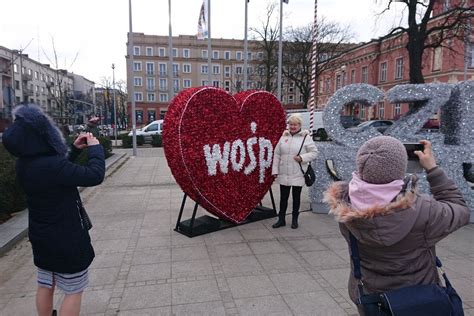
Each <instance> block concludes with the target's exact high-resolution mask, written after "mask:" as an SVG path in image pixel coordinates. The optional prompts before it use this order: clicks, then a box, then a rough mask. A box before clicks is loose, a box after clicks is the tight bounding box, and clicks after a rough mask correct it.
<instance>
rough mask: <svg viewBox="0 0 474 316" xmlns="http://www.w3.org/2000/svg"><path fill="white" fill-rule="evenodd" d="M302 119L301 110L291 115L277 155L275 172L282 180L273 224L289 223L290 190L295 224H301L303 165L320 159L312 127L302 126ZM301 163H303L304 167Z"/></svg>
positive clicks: (280, 225) (278, 146)
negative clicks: (309, 129) (299, 222)
mask: <svg viewBox="0 0 474 316" xmlns="http://www.w3.org/2000/svg"><path fill="white" fill-rule="evenodd" d="M301 123H302V119H301V116H300V115H299V114H292V115H291V116H290V117H289V118H288V129H287V130H285V131H284V132H283V135H282V136H281V137H280V140H279V141H278V144H277V146H276V148H275V153H274V155H273V166H272V175H274V176H277V182H278V183H279V184H280V210H279V212H278V221H277V222H276V223H275V224H273V226H272V227H273V228H278V227H282V226H285V225H286V220H285V216H286V209H287V207H288V199H289V197H290V190H291V191H292V197H293V212H292V217H291V228H293V229H296V228H298V216H299V210H300V200H301V190H302V188H303V185H305V180H304V175H303V172H301V168H303V170H304V171H306V168H307V166H308V164H309V163H310V162H311V161H312V160H314V159H316V154H317V149H316V145H315V144H314V141H313V139H312V138H311V135H310V134H309V131H306V130H301ZM300 165H301V167H300Z"/></svg>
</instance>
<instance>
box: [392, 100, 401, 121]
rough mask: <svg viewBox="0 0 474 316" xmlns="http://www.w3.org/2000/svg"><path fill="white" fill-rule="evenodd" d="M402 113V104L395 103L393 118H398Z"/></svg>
mask: <svg viewBox="0 0 474 316" xmlns="http://www.w3.org/2000/svg"><path fill="white" fill-rule="evenodd" d="M401 113H402V105H401V104H400V103H395V106H394V107H393V117H394V118H398V117H399V116H400V114H401Z"/></svg>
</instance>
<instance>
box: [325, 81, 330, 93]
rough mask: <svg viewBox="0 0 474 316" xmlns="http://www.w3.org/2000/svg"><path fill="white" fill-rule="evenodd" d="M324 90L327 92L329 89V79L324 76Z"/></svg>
mask: <svg viewBox="0 0 474 316" xmlns="http://www.w3.org/2000/svg"><path fill="white" fill-rule="evenodd" d="M324 90H325V91H326V93H329V92H330V91H331V79H330V78H326V82H325V83H324Z"/></svg>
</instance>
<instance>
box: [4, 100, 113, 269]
mask: <svg viewBox="0 0 474 316" xmlns="http://www.w3.org/2000/svg"><path fill="white" fill-rule="evenodd" d="M14 114H15V122H14V123H13V124H12V126H10V127H9V128H8V129H7V130H6V131H5V133H4V135H3V143H4V145H5V148H6V149H7V150H8V151H9V152H10V153H12V154H13V155H14V156H16V157H18V158H19V159H18V160H17V163H16V172H17V177H18V180H19V182H20V184H21V186H22V187H23V189H24V191H25V193H26V196H27V204H28V210H29V215H28V216H29V226H28V234H29V239H30V242H31V245H32V248H33V259H34V263H35V265H36V266H37V267H39V268H41V269H45V270H49V271H54V272H59V273H75V272H79V271H82V270H84V269H86V268H87V267H88V266H89V265H90V264H91V262H92V260H93V258H94V249H93V248H92V245H91V240H90V237H89V233H88V231H87V230H86V229H84V228H83V227H82V225H81V220H80V215H79V212H78V204H80V203H82V202H81V198H80V196H79V192H78V190H77V186H83V187H86V186H95V185H98V184H100V183H101V182H102V181H103V179H104V173H105V163H104V151H103V148H102V146H101V145H94V146H89V147H88V155H89V162H88V164H87V166H79V165H77V164H74V163H73V162H72V161H73V160H74V158H75V157H77V155H78V154H79V153H80V151H79V150H78V149H76V148H75V147H74V146H72V147H73V148H74V149H73V151H71V153H70V154H69V157H67V155H66V152H67V146H66V145H65V142H64V140H63V139H62V137H61V134H60V132H59V130H58V129H57V128H56V127H55V126H54V124H53V123H52V122H51V121H50V120H49V119H48V118H47V117H45V116H44V114H42V111H41V110H40V109H39V108H38V107H36V106H32V105H28V106H23V105H22V106H18V107H17V108H16V111H15V112H14ZM68 158H69V159H68Z"/></svg>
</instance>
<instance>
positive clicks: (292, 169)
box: [272, 130, 317, 187]
mask: <svg viewBox="0 0 474 316" xmlns="http://www.w3.org/2000/svg"><path fill="white" fill-rule="evenodd" d="M305 135H306V139H305V141H304V145H303V148H301V153H300V156H301V158H302V159H303V162H302V163H301V165H302V167H303V170H304V171H306V169H307V168H308V163H309V162H310V161H312V160H314V159H315V158H316V154H317V149H316V145H315V144H314V141H313V139H312V138H311V135H309V132H308V131H306V130H304V131H300V132H299V133H297V134H295V135H291V134H290V132H289V131H287V130H286V131H284V132H283V135H282V136H281V137H280V140H279V141H278V144H277V146H276V148H275V151H274V153H273V166H272V174H273V175H278V178H277V182H278V183H279V184H282V185H287V186H300V187H302V186H304V185H305V183H304V176H303V173H302V172H301V169H300V166H299V164H298V162H297V161H296V160H294V159H293V157H294V156H296V155H297V154H298V151H299V150H300V147H301V144H302V143H303V138H304V136H305Z"/></svg>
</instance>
